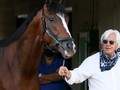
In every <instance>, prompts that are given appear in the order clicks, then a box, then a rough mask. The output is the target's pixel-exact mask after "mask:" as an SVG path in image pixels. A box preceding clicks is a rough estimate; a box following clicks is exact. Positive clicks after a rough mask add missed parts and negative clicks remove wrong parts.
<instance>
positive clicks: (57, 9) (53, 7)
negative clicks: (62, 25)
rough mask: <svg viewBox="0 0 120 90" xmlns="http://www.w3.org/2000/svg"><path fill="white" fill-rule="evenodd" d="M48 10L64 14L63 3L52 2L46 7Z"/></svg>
mask: <svg viewBox="0 0 120 90" xmlns="http://www.w3.org/2000/svg"><path fill="white" fill-rule="evenodd" d="M48 11H49V12H54V13H64V14H66V12H65V9H64V5H63V4H59V3H57V2H52V3H51V5H50V6H49V8H48Z"/></svg>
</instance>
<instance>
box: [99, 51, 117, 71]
mask: <svg viewBox="0 0 120 90" xmlns="http://www.w3.org/2000/svg"><path fill="white" fill-rule="evenodd" d="M118 57H119V54H118V50H117V51H115V54H114V56H113V57H109V56H107V55H106V54H105V53H104V52H103V50H101V51H100V69H101V72H103V71H107V70H110V69H111V68H112V67H113V66H114V65H115V64H116V62H117V60H118Z"/></svg>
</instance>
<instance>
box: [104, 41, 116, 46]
mask: <svg viewBox="0 0 120 90" xmlns="http://www.w3.org/2000/svg"><path fill="white" fill-rule="evenodd" d="M108 42H109V44H110V45H113V44H114V43H115V42H114V41H112V40H103V43H104V44H107V43H108Z"/></svg>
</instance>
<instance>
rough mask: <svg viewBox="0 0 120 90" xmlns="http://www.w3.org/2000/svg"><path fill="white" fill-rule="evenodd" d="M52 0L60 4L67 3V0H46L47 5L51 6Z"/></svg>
mask: <svg viewBox="0 0 120 90" xmlns="http://www.w3.org/2000/svg"><path fill="white" fill-rule="evenodd" d="M52 2H57V3H59V4H65V0H46V5H47V7H49V6H50V4H51V3H52Z"/></svg>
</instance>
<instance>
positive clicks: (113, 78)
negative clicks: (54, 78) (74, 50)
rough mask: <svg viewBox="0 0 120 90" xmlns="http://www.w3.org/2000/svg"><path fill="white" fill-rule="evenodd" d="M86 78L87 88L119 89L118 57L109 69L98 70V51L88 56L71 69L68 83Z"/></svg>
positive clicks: (119, 69) (119, 62)
mask: <svg viewBox="0 0 120 90" xmlns="http://www.w3.org/2000/svg"><path fill="white" fill-rule="evenodd" d="M86 79H88V85H89V90H120V58H119V59H118V61H117V63H116V64H115V66H114V67H112V68H111V70H108V71H103V72H101V70H100V54H99V52H98V53H96V54H94V55H92V56H90V57H88V58H87V59H85V60H84V61H83V63H82V64H81V65H80V66H79V67H78V68H75V69H74V70H73V71H71V78H70V79H69V80H67V79H66V78H65V80H66V82H68V83H69V84H73V83H81V82H83V81H84V80H86Z"/></svg>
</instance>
